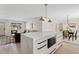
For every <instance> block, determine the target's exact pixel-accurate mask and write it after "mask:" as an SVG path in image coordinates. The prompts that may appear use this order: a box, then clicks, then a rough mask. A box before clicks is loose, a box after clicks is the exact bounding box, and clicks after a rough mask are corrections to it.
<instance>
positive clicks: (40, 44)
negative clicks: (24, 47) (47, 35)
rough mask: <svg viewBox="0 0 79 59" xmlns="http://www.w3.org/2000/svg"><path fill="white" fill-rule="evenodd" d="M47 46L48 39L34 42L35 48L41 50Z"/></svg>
mask: <svg viewBox="0 0 79 59" xmlns="http://www.w3.org/2000/svg"><path fill="white" fill-rule="evenodd" d="M45 44H46V45H47V40H46V39H43V40H37V41H35V42H34V46H35V47H36V48H39V47H42V46H43V45H45Z"/></svg>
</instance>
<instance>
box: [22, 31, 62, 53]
mask: <svg viewBox="0 0 79 59" xmlns="http://www.w3.org/2000/svg"><path fill="white" fill-rule="evenodd" d="M54 34H55V33H52V34H51V33H50V34H49V32H47V34H46V33H28V34H22V35H21V49H22V50H21V52H22V53H27V54H30V53H31V54H52V53H54V52H55V51H56V50H57V49H58V48H59V47H60V46H61V45H62V37H60V38H59V37H58V38H56V43H55V44H54V45H52V46H51V47H50V48H48V39H49V38H52V37H55V35H54Z"/></svg>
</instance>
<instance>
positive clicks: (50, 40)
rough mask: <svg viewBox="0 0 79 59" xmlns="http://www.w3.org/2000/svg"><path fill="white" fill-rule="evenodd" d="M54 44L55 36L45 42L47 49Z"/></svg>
mask: <svg viewBox="0 0 79 59" xmlns="http://www.w3.org/2000/svg"><path fill="white" fill-rule="evenodd" d="M55 43H56V36H55V37H51V38H49V39H48V40H47V47H48V48H50V47H52V46H53V45H54V44H55Z"/></svg>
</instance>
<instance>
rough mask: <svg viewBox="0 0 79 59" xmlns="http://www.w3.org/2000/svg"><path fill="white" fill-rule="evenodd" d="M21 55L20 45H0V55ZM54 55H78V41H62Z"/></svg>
mask: <svg viewBox="0 0 79 59" xmlns="http://www.w3.org/2000/svg"><path fill="white" fill-rule="evenodd" d="M19 53H21V47H20V43H11V44H6V45H0V54H19ZM55 54H79V39H77V40H74V41H72V40H67V39H65V40H64V41H63V45H62V46H61V47H60V48H59V49H58V50H57V51H56V52H55Z"/></svg>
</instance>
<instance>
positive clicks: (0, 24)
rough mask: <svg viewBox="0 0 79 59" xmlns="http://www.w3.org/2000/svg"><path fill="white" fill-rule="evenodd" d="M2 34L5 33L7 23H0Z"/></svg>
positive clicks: (0, 33) (0, 32)
mask: <svg viewBox="0 0 79 59" xmlns="http://www.w3.org/2000/svg"><path fill="white" fill-rule="evenodd" d="M0 35H5V24H4V23H0Z"/></svg>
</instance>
